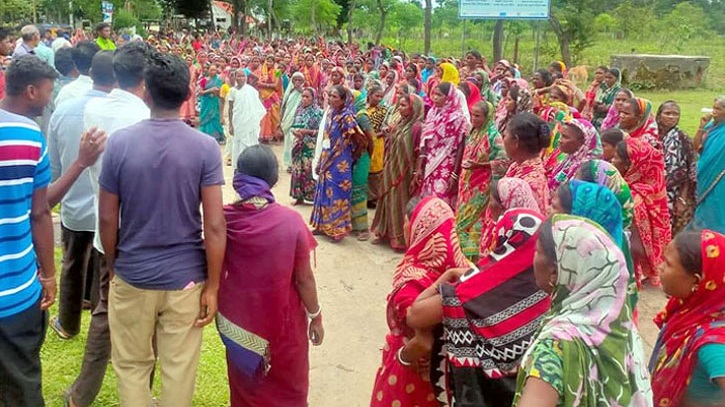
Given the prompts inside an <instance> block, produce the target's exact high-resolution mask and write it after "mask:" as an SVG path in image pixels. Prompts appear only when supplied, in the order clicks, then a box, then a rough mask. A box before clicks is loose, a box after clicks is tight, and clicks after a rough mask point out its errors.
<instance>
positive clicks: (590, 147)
mask: <svg viewBox="0 0 725 407" xmlns="http://www.w3.org/2000/svg"><path fill="white" fill-rule="evenodd" d="M564 124H565V125H570V126H574V127H576V128H577V129H579V131H581V133H582V135H583V136H584V141H583V143H582V145H581V147H579V149H578V150H577V151H575V152H574V153H572V154H569V155H567V156H566V158H565V159H564V160H563V161H562V162H560V163H559V164H558V165H557V166H556V168H554V171H553V172H552V175H551V177H549V190H550V191H554V190H555V189H556V188H558V187H559V185H561V184H562V183H564V182H566V181H568V180H570V179H572V178H573V177H574V174H576V172H577V171H578V170H579V167H581V165H582V163H583V162H584V161H586V160H591V159H594V158H599V157H600V156H601V155H602V142H601V140H600V139H599V133H597V130H596V129H595V128H594V126H592V124H591V123H589V121H588V120H584V119H574V118H569V119H568V120H566V121H565V122H564Z"/></svg>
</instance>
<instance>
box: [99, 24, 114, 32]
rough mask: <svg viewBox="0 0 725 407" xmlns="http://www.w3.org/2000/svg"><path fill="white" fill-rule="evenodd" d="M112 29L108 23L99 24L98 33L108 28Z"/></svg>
mask: <svg viewBox="0 0 725 407" xmlns="http://www.w3.org/2000/svg"><path fill="white" fill-rule="evenodd" d="M110 27H111V24H108V23H99V24H98V25H97V26H96V32H97V33H99V32H101V31H102V30H105V29H106V28H110Z"/></svg>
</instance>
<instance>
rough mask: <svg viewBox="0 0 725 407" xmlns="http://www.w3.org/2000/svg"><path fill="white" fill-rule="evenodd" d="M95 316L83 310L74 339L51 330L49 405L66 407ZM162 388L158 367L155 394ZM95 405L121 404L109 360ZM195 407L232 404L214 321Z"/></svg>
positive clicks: (46, 356) (46, 366) (45, 355)
mask: <svg viewBox="0 0 725 407" xmlns="http://www.w3.org/2000/svg"><path fill="white" fill-rule="evenodd" d="M61 256H62V254H61V251H60V249H59V248H56V252H55V257H56V265H57V267H58V271H59V272H58V273H57V274H58V275H60V260H61ZM55 315H58V305H57V302H56V304H55V305H53V307H52V308H51V311H50V316H51V317H52V316H55ZM90 320H91V316H90V313H89V312H87V311H84V312H83V321H82V326H81V333H80V334H79V335H78V336H77V337H76V338H74V339H72V340H70V341H63V340H60V339H59V338H58V336H57V335H56V334H55V331H53V330H52V329H48V333H47V337H46V340H45V345H44V346H43V350H42V352H41V358H42V361H43V394H44V395H45V402H46V404H47V405H48V406H49V407H61V406H63V394H64V392H65V390H66V389H68V388H69V387H70V385H71V384H72V383H73V381H74V380H75V378H76V376H77V375H78V373H79V372H80V369H81V362H82V361H83V351H84V349H85V343H86V334H87V332H88V324H89V323H90ZM160 388H161V386H160V382H159V374H158V370H157V374H156V384H155V385H154V390H155V394H156V395H158V391H159V389H160ZM93 405H94V406H102V407H114V406H119V405H120V403H119V401H118V391H117V390H116V375H115V374H114V372H113V367H112V366H111V364H110V363H109V365H108V370H107V372H106V379H105V381H104V382H103V387H102V388H101V392H100V393H99V395H98V398H97V399H96V402H95V403H94V404H93ZM193 405H194V406H201V407H221V406H228V405H229V390H228V388H227V372H226V356H225V351H224V345H223V344H222V342H221V340H220V339H219V335H218V334H217V331H216V328H215V327H214V325H213V324H211V325H209V326H207V327H206V328H205V330H204V341H203V344H202V349H201V361H200V362H199V371H198V373H197V378H196V392H195V393H194V402H193Z"/></svg>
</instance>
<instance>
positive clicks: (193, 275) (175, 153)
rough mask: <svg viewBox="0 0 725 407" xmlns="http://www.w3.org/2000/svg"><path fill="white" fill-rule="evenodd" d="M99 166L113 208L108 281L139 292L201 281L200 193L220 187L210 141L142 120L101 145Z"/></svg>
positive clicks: (217, 157) (175, 125) (174, 124)
mask: <svg viewBox="0 0 725 407" xmlns="http://www.w3.org/2000/svg"><path fill="white" fill-rule="evenodd" d="M102 167H103V168H102V170H101V177H100V179H99V183H100V186H101V188H102V189H103V190H105V191H107V192H110V193H112V194H115V195H118V197H119V201H120V205H121V208H120V210H121V221H120V231H119V240H118V248H117V249H118V255H117V258H116V263H115V267H114V269H115V272H116V274H117V275H118V276H119V277H121V278H122V279H123V280H124V281H126V282H127V283H129V284H131V285H133V286H134V287H137V288H141V289H147V290H181V289H184V288H185V287H188V286H189V285H190V284H192V283H200V282H203V281H205V280H206V253H205V251H204V242H203V240H202V238H201V232H202V224H201V211H200V206H201V190H202V188H204V187H207V186H213V185H223V184H224V175H223V173H222V160H221V151H220V150H219V146H218V145H217V143H216V141H215V140H214V139H213V138H211V137H209V136H206V135H204V134H203V133H200V132H198V131H196V130H194V129H192V128H191V127H189V126H187V125H186V124H185V123H184V122H183V121H181V120H160V119H151V120H144V121H142V122H140V123H138V124H135V125H132V126H130V127H126V128H124V129H121V130H118V131H117V132H115V133H114V135H113V137H111V138H109V140H108V144H107V145H106V152H105V154H104V156H103V166H102Z"/></svg>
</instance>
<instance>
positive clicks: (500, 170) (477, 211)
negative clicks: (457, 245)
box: [456, 102, 508, 263]
mask: <svg viewBox="0 0 725 407" xmlns="http://www.w3.org/2000/svg"><path fill="white" fill-rule="evenodd" d="M471 121H472V122H473V123H472V124H473V128H472V129H471V132H470V133H469V135H468V137H466V145H465V148H464V151H463V162H462V164H461V176H460V181H459V184H458V209H457V211H456V232H457V233H458V237H459V239H460V241H461V250H462V251H463V254H464V255H465V256H466V257H467V258H468V259H469V260H471V261H472V262H474V263H475V262H476V261H478V253H479V248H480V241H481V227H482V223H483V215H484V213H485V212H486V208H487V207H488V199H489V196H490V195H491V193H490V186H491V182H492V181H494V180H496V179H498V178H500V177H501V176H502V175H503V174H504V173H505V172H506V164H508V159H507V157H506V152H505V151H504V149H503V139H502V138H501V135H500V134H499V133H498V130H496V126H495V125H494V120H493V106H492V105H491V104H490V103H488V102H479V103H478V104H477V105H475V106H474V107H473V109H472V110H471Z"/></svg>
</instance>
